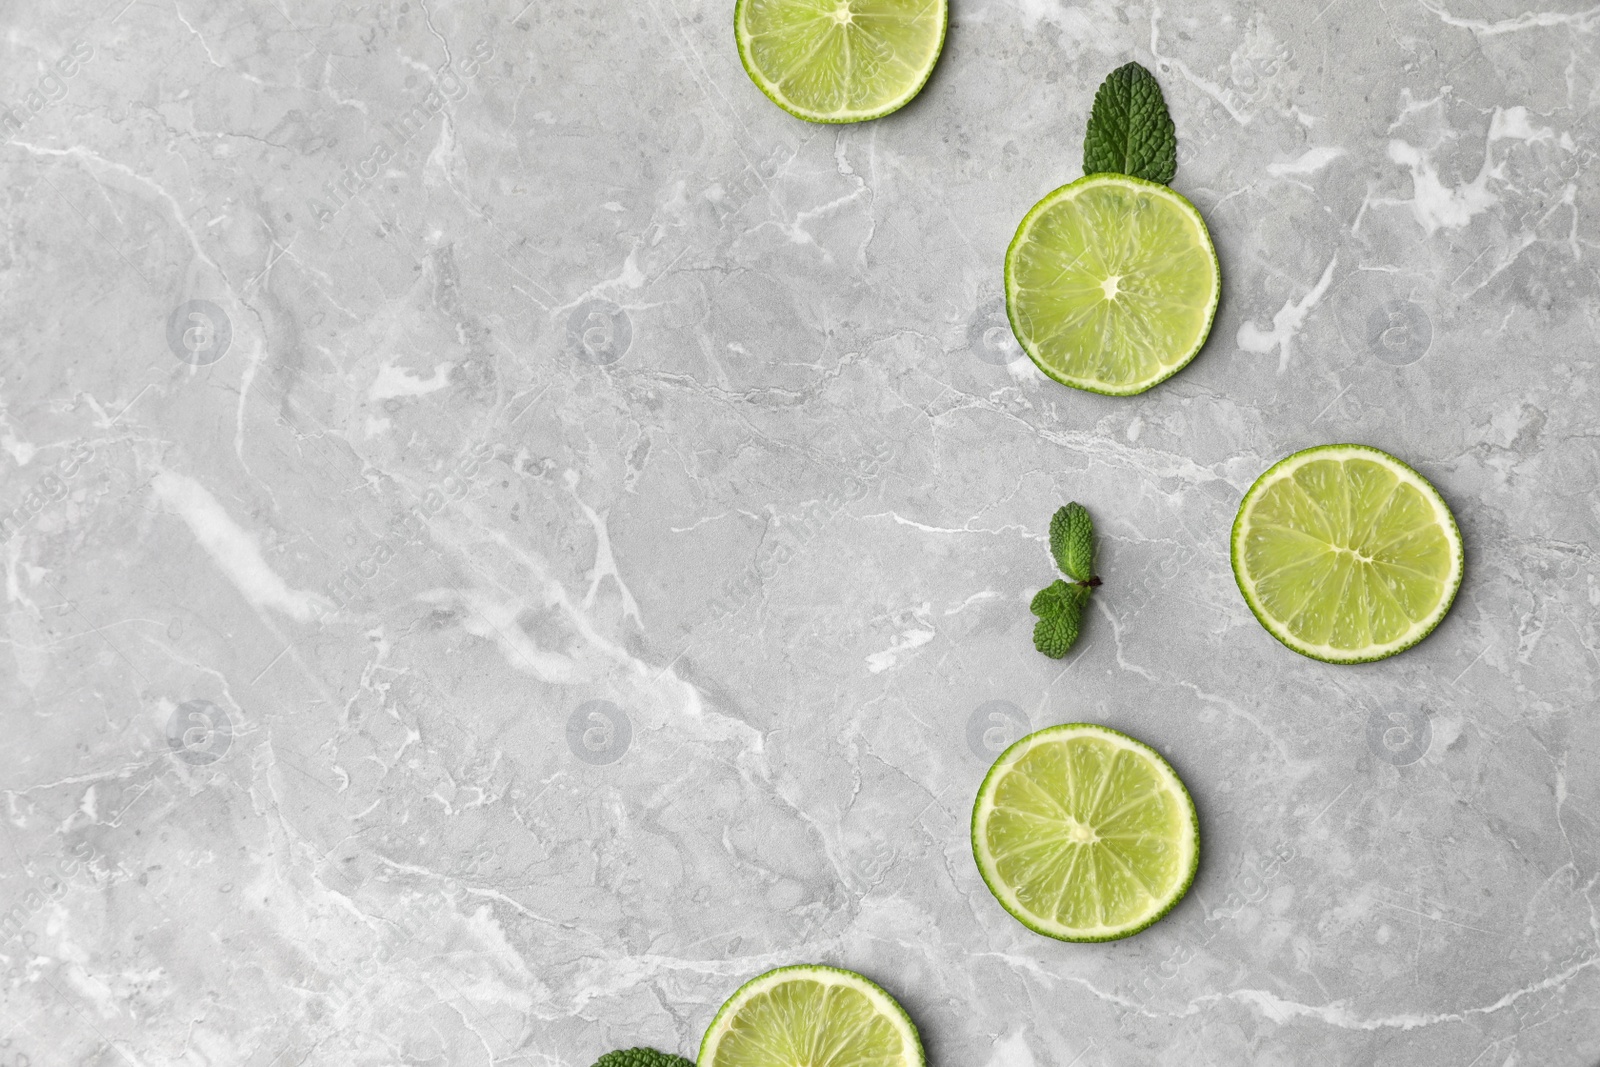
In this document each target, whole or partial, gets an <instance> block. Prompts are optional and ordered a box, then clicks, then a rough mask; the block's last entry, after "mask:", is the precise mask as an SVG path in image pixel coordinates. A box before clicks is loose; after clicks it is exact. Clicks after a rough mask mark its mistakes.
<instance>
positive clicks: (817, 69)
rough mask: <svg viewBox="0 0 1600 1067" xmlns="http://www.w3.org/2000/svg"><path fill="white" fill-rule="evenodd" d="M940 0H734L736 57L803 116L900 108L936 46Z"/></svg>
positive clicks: (848, 115) (867, 114)
mask: <svg viewBox="0 0 1600 1067" xmlns="http://www.w3.org/2000/svg"><path fill="white" fill-rule="evenodd" d="M946 2H947V0H739V2H738V4H737V6H736V7H735V8H734V12H733V25H734V36H735V37H736V38H737V39H738V42H739V58H740V60H741V61H742V62H743V63H744V69H745V71H746V73H748V74H749V75H750V80H751V81H753V82H755V83H756V86H757V88H759V89H760V90H761V91H762V92H763V93H766V94H767V97H768V98H769V99H771V100H772V102H773V103H775V104H777V105H778V106H779V107H781V108H783V109H784V110H785V111H787V112H789V113H790V114H791V115H795V116H798V117H799V118H802V119H806V120H807V121H809V122H860V121H862V120H863V119H875V118H881V117H882V116H884V115H887V114H889V112H891V111H895V110H897V109H899V108H901V107H904V106H905V105H906V104H907V103H908V102H910V100H911V98H912V97H914V96H916V95H917V93H918V92H920V91H921V89H922V86H923V85H924V84H925V83H926V82H927V80H928V76H929V75H930V74H932V73H933V65H934V63H935V62H937V61H938V59H939V51H940V49H941V48H943V47H944V32H945V25H946V23H947V21H948V19H949V14H948V10H947V8H946Z"/></svg>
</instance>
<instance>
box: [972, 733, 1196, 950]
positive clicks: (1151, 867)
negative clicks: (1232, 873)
mask: <svg viewBox="0 0 1600 1067" xmlns="http://www.w3.org/2000/svg"><path fill="white" fill-rule="evenodd" d="M972 854H973V857H974V858H975V859H976V860H977V861H978V870H979V872H980V873H982V875H983V880H984V881H985V882H987V883H988V885H989V891H990V892H992V893H993V894H994V895H995V897H996V899H998V900H999V901H1000V904H1001V906H1002V907H1004V908H1005V909H1006V910H1007V911H1009V912H1010V913H1011V914H1012V915H1014V916H1016V918H1017V919H1018V920H1020V921H1021V922H1022V924H1023V925H1024V926H1026V927H1028V928H1029V929H1030V930H1034V931H1037V932H1038V933H1041V934H1048V935H1049V936H1050V937H1054V938H1059V939H1060V940H1062V941H1112V940H1115V939H1116V938H1119V937H1127V936H1129V935H1130V934H1136V933H1138V932H1139V931H1140V930H1143V929H1144V928H1145V927H1147V926H1149V925H1150V924H1151V923H1153V922H1155V921H1156V920H1158V919H1160V918H1161V917H1162V916H1163V915H1165V914H1166V913H1167V912H1169V911H1171V910H1172V908H1173V906H1174V905H1175V904H1177V903H1178V901H1179V900H1181V899H1182V898H1183V895H1184V893H1186V892H1188V890H1189V885H1190V883H1192V882H1193V881H1194V874H1195V870H1196V869H1197V868H1198V866H1199V864H1200V822H1199V817H1198V816H1197V815H1196V814H1195V810H1194V801H1193V800H1191V799H1189V791H1188V790H1187V789H1185V788H1184V787H1183V782H1182V781H1181V780H1179V778H1178V775H1177V772H1175V771H1174V770H1173V769H1172V767H1171V765H1170V764H1168V763H1167V761H1166V760H1164V759H1162V758H1161V755H1160V753H1158V752H1156V750H1155V749H1153V748H1151V747H1150V746H1149V745H1146V744H1144V743H1143V742H1140V741H1135V740H1134V739H1133V738H1131V737H1129V736H1128V735H1126V734H1123V733H1118V732H1117V731H1116V730H1112V729H1109V728H1108V727H1105V726H1095V725H1092V724H1090V723H1081V722H1079V723H1069V724H1067V725H1065V726H1051V727H1048V728H1046V729H1044V730H1040V731H1039V732H1037V733H1033V734H1029V735H1028V736H1027V737H1024V738H1023V739H1022V740H1020V741H1018V742H1017V743H1016V744H1014V745H1012V746H1011V747H1010V748H1008V749H1006V750H1005V752H1003V753H1001V755H1000V758H999V759H998V760H996V761H995V763H994V766H993V767H991V768H989V774H988V775H987V776H986V777H985V778H984V780H983V785H982V787H980V788H979V790H978V799H977V802H976V803H974V804H973V806H972Z"/></svg>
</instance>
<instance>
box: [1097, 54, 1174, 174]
mask: <svg viewBox="0 0 1600 1067" xmlns="http://www.w3.org/2000/svg"><path fill="white" fill-rule="evenodd" d="M1177 170H1178V137H1177V133H1176V131H1175V130H1174V128H1173V125H1172V116H1171V114H1169V113H1168V111H1167V102H1166V100H1164V99H1163V98H1162V96H1161V86H1160V85H1159V84H1157V82H1156V79H1155V75H1153V74H1151V73H1150V72H1149V71H1148V70H1145V69H1144V68H1143V67H1141V66H1140V65H1139V64H1137V63H1128V64H1126V65H1124V66H1121V67H1118V68H1117V69H1116V70H1114V71H1112V72H1111V73H1110V74H1108V75H1107V76H1106V80H1105V81H1103V82H1101V83H1100V89H1099V91H1097V92H1096V93H1095V94H1094V108H1093V110H1092V111H1090V113H1089V128H1088V129H1087V130H1086V131H1085V132H1084V135H1083V172H1084V173H1085V174H1102V173H1107V172H1110V173H1114V174H1131V175H1133V176H1134V177H1135V178H1143V179H1145V180H1146V181H1152V182H1160V183H1161V184H1163V185H1165V184H1166V183H1167V182H1170V181H1171V180H1172V176H1173V174H1175V173H1176V172H1177Z"/></svg>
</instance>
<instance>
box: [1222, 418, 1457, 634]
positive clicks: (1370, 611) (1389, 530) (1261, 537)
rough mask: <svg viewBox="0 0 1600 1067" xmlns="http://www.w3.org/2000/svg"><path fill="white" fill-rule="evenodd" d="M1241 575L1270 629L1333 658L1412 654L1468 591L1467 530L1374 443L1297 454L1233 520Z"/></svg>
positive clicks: (1260, 483)
mask: <svg viewBox="0 0 1600 1067" xmlns="http://www.w3.org/2000/svg"><path fill="white" fill-rule="evenodd" d="M1232 555H1233V576H1234V577H1235V578H1236V579H1238V582H1239V591H1240V592H1241V593H1243V594H1244V599H1245V602H1246V603H1247V604H1249V605H1250V610H1251V611H1253V612H1255V615H1256V618H1257V619H1260V620H1261V625H1262V626H1265V627H1266V628H1267V632H1268V633H1270V634H1272V636H1273V637H1276V638H1277V639H1278V640H1279V641H1282V642H1283V643H1284V644H1286V645H1288V646H1289V647H1290V648H1292V649H1294V650H1295V651H1296V652H1299V653H1301V654H1302V655H1306V656H1310V657H1311V658H1312V659H1320V660H1323V661H1325V662H1328V663H1368V662H1370V661H1372V660H1375V659H1383V658H1384V657H1385V656H1392V655H1394V654H1395V653H1396V652H1403V651H1405V650H1406V649H1408V648H1410V647H1411V646H1412V645H1414V644H1416V643H1417V642H1418V641H1421V640H1422V639H1423V638H1424V637H1427V636H1428V634H1429V633H1430V632H1432V630H1433V628H1434V627H1435V626H1437V625H1439V620H1440V619H1442V618H1444V615H1445V612H1447V611H1449V610H1450V602H1451V601H1452V600H1454V599H1455V595H1456V589H1457V588H1459V587H1460V585H1461V570H1462V564H1463V558H1464V557H1463V553H1462V550H1461V531H1460V530H1458V529H1457V528H1456V520H1455V517H1454V516H1453V515H1451V514H1450V509H1449V508H1448V507H1447V506H1446V505H1445V502H1444V500H1443V499H1442V498H1441V497H1440V496H1439V493H1438V491H1437V490H1435V489H1434V488H1433V486H1431V485H1429V484H1428V481H1427V479H1425V478H1424V477H1423V476H1422V475H1420V474H1418V473H1417V472H1416V471H1414V470H1412V469H1411V468H1410V467H1408V466H1406V465H1405V464H1404V463H1401V462H1400V461H1399V460H1398V459H1395V458H1394V457H1393V456H1391V455H1389V454H1388V453H1387V452H1380V451H1378V450H1377V449H1376V448H1368V447H1367V446H1366V445H1322V446H1320V447H1317V448H1308V449H1306V450H1305V451H1303V452H1296V453H1295V454H1294V455H1292V456H1290V457H1289V458H1288V459H1285V460H1282V461H1280V462H1279V463H1278V464H1276V465H1275V466H1274V467H1273V468H1272V469H1271V470H1269V471H1267V473H1265V474H1263V475H1262V476H1261V477H1259V478H1257V479H1256V484H1254V485H1252V486H1251V487H1250V491H1249V492H1248V493H1246V494H1245V495H1244V501H1243V502H1242V503H1241V504H1240V505H1239V517H1238V518H1237V519H1235V520H1234V522H1233V552H1232Z"/></svg>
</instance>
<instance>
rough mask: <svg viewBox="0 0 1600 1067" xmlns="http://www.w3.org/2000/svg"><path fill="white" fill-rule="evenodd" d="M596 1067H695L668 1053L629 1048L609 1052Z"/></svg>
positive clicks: (650, 1049)
mask: <svg viewBox="0 0 1600 1067" xmlns="http://www.w3.org/2000/svg"><path fill="white" fill-rule="evenodd" d="M594 1067H694V1064H693V1062H691V1061H689V1060H686V1059H684V1058H683V1057H682V1056H674V1055H672V1054H671V1053H668V1052H657V1051H656V1050H655V1049H653V1048H628V1049H618V1050H617V1051H616V1052H608V1053H606V1054H605V1055H604V1056H601V1057H600V1058H599V1059H598V1060H596V1061H595V1063H594Z"/></svg>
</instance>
